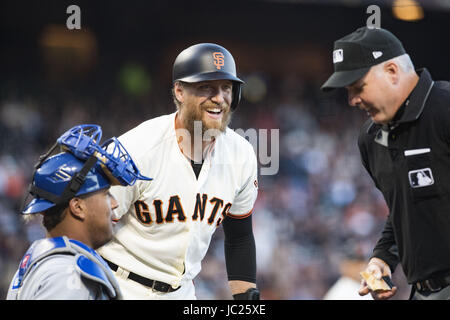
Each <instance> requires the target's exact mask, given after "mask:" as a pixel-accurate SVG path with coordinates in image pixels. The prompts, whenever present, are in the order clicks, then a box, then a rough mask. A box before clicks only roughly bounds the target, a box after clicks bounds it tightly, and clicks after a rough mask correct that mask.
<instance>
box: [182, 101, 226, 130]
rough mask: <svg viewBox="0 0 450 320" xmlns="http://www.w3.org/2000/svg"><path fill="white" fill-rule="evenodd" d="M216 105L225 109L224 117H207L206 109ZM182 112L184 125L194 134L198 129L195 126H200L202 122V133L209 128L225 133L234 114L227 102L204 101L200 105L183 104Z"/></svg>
mask: <svg viewBox="0 0 450 320" xmlns="http://www.w3.org/2000/svg"><path fill="white" fill-rule="evenodd" d="M214 107H220V108H221V109H222V110H223V111H222V113H223V115H222V119H221V120H220V121H213V120H211V119H205V117H207V116H208V115H206V112H207V111H206V109H208V108H214ZM181 112H183V117H182V119H183V125H184V127H185V128H186V129H187V130H188V131H189V132H190V134H191V135H192V136H193V135H194V133H195V132H196V130H194V128H195V126H198V125H199V123H201V129H202V135H204V134H205V132H206V131H208V130H218V131H219V132H220V133H223V132H225V130H226V128H227V126H228V125H229V124H230V122H231V116H232V112H231V108H230V106H229V105H228V104H227V103H225V102H224V103H222V104H220V105H218V104H215V103H203V104H201V105H200V106H198V105H189V104H188V103H185V104H183V105H182V106H181Z"/></svg>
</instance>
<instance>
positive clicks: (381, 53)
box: [372, 51, 383, 59]
mask: <svg viewBox="0 0 450 320" xmlns="http://www.w3.org/2000/svg"><path fill="white" fill-rule="evenodd" d="M372 55H373V57H374V58H375V59H378V58H379V57H381V56H382V55H383V52H381V51H372Z"/></svg>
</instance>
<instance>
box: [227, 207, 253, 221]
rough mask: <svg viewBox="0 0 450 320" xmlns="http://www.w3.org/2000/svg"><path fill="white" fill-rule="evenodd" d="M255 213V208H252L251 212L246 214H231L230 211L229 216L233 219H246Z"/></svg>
mask: <svg viewBox="0 0 450 320" xmlns="http://www.w3.org/2000/svg"><path fill="white" fill-rule="evenodd" d="M252 213H253V208H252V210H250V211H249V212H247V213H246V214H243V215H237V214H231V213H229V212H228V214H227V216H228V217H230V218H233V219H244V218H247V217H248V216H250V215H251V214H252Z"/></svg>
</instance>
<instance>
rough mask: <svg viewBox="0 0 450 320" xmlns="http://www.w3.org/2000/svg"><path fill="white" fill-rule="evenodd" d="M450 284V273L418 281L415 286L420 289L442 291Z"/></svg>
mask: <svg viewBox="0 0 450 320" xmlns="http://www.w3.org/2000/svg"><path fill="white" fill-rule="evenodd" d="M449 284H450V275H449V276H446V277H440V278H439V277H437V278H432V279H428V280H423V281H417V282H415V283H414V286H415V288H416V289H417V290H418V291H432V292H436V291H440V290H442V289H444V288H445V287H446V286H448V285H449Z"/></svg>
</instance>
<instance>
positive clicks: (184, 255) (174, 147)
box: [99, 113, 258, 287]
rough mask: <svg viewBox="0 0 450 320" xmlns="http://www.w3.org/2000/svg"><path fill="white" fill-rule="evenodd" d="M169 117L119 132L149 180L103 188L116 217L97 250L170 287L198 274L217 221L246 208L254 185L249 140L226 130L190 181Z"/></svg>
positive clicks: (190, 172)
mask: <svg viewBox="0 0 450 320" xmlns="http://www.w3.org/2000/svg"><path fill="white" fill-rule="evenodd" d="M175 116H176V113H173V114H170V115H165V116H161V117H158V118H154V119H151V120H148V121H146V122H143V123H142V124H140V125H139V126H137V127H136V128H134V129H132V130H130V131H128V132H127V133H125V134H124V135H122V136H121V137H119V140H120V142H121V143H122V144H123V145H124V147H125V148H126V149H127V150H128V152H129V153H130V155H131V157H132V158H133V160H134V161H135V163H136V165H137V166H138V168H139V170H140V171H141V172H142V174H144V175H146V176H148V177H151V178H153V180H152V181H145V182H144V181H138V182H136V184H135V185H134V186H132V187H121V186H117V187H112V188H111V193H112V194H113V195H114V196H115V198H116V199H117V201H118V204H119V207H118V208H117V209H116V210H115V214H116V215H117V218H118V219H120V220H119V221H118V223H117V225H116V227H115V235H114V238H113V240H112V241H111V242H109V243H108V244H107V245H105V246H103V247H102V248H100V249H99V252H100V253H101V255H102V256H103V257H104V258H106V259H108V260H110V261H112V262H114V263H116V264H117V265H119V266H121V267H122V268H124V269H126V270H128V271H131V272H134V273H137V274H139V275H141V276H143V277H146V278H150V279H153V280H158V281H163V282H165V283H168V284H170V285H172V286H173V287H178V286H179V285H181V284H182V282H183V281H190V280H192V279H193V278H194V277H195V276H196V275H197V274H198V273H199V272H200V269H201V260H202V259H203V257H204V256H205V254H206V251H207V249H208V247H209V243H210V240H211V236H212V234H213V233H214V231H215V230H216V228H217V227H218V226H219V225H220V223H221V222H222V221H223V219H224V218H225V217H230V218H234V219H236V218H237V219H239V218H244V217H247V216H248V215H250V214H251V212H252V209H253V205H254V202H255V200H256V197H257V192H258V191H257V190H258V183H257V160H256V155H255V152H254V150H253V147H252V145H251V144H250V143H249V142H248V141H247V140H246V139H245V138H243V137H241V136H239V135H238V134H237V133H235V132H234V131H233V130H231V129H229V128H227V129H226V131H225V132H224V133H223V134H221V135H220V136H219V137H217V138H216V140H215V142H214V143H213V144H212V145H211V147H210V148H209V149H208V150H207V152H205V154H206V156H205V158H204V162H203V166H202V168H201V171H200V174H199V176H198V179H197V178H196V176H195V173H194V171H193V169H192V166H191V163H190V160H188V159H187V158H186V157H185V156H184V155H183V154H182V152H181V150H180V148H179V146H178V143H177V138H176V134H175Z"/></svg>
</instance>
